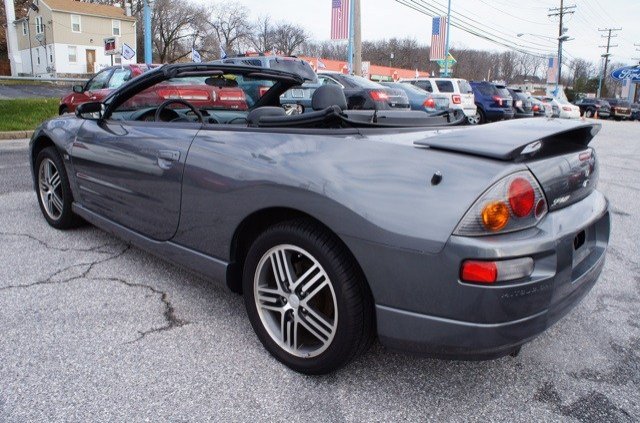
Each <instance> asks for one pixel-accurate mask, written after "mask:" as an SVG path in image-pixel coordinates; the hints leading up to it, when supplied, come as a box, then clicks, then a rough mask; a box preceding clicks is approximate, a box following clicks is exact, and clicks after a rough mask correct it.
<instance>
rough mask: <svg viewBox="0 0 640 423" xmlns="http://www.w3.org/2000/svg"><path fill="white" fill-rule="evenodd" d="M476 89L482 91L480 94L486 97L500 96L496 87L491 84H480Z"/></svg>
mask: <svg viewBox="0 0 640 423" xmlns="http://www.w3.org/2000/svg"><path fill="white" fill-rule="evenodd" d="M476 89H477V90H478V91H480V94H482V95H486V96H494V95H497V94H498V90H497V89H496V86H495V85H491V84H478V85H476Z"/></svg>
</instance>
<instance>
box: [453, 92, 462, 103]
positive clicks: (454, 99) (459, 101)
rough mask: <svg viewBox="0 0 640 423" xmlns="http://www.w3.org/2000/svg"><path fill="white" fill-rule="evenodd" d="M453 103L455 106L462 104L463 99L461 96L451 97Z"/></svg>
mask: <svg viewBox="0 0 640 423" xmlns="http://www.w3.org/2000/svg"><path fill="white" fill-rule="evenodd" d="M451 101H453V104H461V103H462V98H461V97H460V96H459V95H457V94H454V95H453V96H451Z"/></svg>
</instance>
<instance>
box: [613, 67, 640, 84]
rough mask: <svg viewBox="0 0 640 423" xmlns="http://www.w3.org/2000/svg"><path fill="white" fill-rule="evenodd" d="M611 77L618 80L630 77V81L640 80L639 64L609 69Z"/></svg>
mask: <svg viewBox="0 0 640 423" xmlns="http://www.w3.org/2000/svg"><path fill="white" fill-rule="evenodd" d="M611 77H612V78H613V79H617V80H618V81H624V80H625V79H628V78H629V79H631V82H640V65H636V66H625V67H623V68H618V69H615V70H613V71H611Z"/></svg>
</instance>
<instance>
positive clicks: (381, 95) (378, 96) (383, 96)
mask: <svg viewBox="0 0 640 423" xmlns="http://www.w3.org/2000/svg"><path fill="white" fill-rule="evenodd" d="M369 95H370V96H371V99H372V100H373V101H387V100H389V94H387V93H386V92H384V91H369Z"/></svg>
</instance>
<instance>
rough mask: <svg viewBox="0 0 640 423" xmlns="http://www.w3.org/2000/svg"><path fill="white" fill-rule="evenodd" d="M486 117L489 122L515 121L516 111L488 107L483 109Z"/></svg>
mask: <svg viewBox="0 0 640 423" xmlns="http://www.w3.org/2000/svg"><path fill="white" fill-rule="evenodd" d="M483 111H484V115H485V116H486V117H487V120H491V121H493V120H504V119H513V116H514V111H513V109H511V108H508V109H503V108H499V107H487V108H485V109H483Z"/></svg>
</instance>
